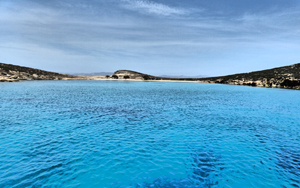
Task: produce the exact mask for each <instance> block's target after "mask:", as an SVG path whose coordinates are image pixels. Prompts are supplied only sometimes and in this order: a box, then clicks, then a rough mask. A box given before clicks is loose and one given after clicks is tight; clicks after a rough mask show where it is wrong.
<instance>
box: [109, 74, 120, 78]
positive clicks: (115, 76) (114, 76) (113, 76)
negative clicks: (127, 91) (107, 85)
mask: <svg viewBox="0 0 300 188" xmlns="http://www.w3.org/2000/svg"><path fill="white" fill-rule="evenodd" d="M111 77H112V78H114V79H119V77H118V76H117V75H115V74H114V75H112V76H111Z"/></svg>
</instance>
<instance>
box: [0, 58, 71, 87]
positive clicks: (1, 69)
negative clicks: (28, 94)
mask: <svg viewBox="0 0 300 188" xmlns="http://www.w3.org/2000/svg"><path fill="white" fill-rule="evenodd" d="M68 78H70V79H72V78H76V76H72V75H67V74H60V73H55V72H49V71H44V70H40V69H33V68H28V67H22V66H17V65H11V64H5V63H0V82H17V81H20V80H63V79H68Z"/></svg>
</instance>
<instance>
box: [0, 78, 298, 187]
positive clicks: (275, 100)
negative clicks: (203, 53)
mask: <svg viewBox="0 0 300 188" xmlns="http://www.w3.org/2000/svg"><path fill="white" fill-rule="evenodd" d="M0 187H1V188H2V187H5V188H6V187H9V188H10V187H22V188H23V187H167V188H171V187H180V188H184V187H228V188H229V187H231V188H241V187H243V188H245V187H267V188H269V187H300V91H296V90H287V89H267V88H255V87H243V86H230V85H216V84H200V83H163V82H129V81H124V82H122V81H30V82H20V83H0Z"/></svg>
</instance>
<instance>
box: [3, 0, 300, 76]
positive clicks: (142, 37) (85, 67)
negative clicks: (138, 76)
mask: <svg viewBox="0 0 300 188" xmlns="http://www.w3.org/2000/svg"><path fill="white" fill-rule="evenodd" d="M0 62H3V63H10V64H17V65H22V66H29V67H34V68H40V69H44V70H50V71H56V72H64V73H77V72H101V71H111V72H113V71H116V70H118V69H130V70H135V71H140V72H144V73H148V74H153V75H162V74H167V75H192V76H196V75H208V76H217V75H226V74H233V73H240V72H249V71H255V70H262V69H266V68H273V67H278V66H284V65H290V64H294V63H299V62H300V1H299V0H251V1H243V0H226V1H223V0H210V1H207V0H186V1H183V0H180V1H179V0H160V1H159V0H89V1H83V0H51V1H48V0H14V1H12V0H0Z"/></svg>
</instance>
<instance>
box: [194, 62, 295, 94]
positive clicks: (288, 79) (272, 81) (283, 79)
mask: <svg viewBox="0 0 300 188" xmlns="http://www.w3.org/2000/svg"><path fill="white" fill-rule="evenodd" d="M199 81H200V82H203V83H219V84H231V85H247V86H257V87H270V88H287V89H300V63H299V64H295V65H291V66H285V67H278V68H274V69H268V70H262V71H255V72H250V73H243V74H234V75H228V76H221V77H211V78H202V79H199Z"/></svg>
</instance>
